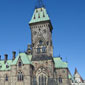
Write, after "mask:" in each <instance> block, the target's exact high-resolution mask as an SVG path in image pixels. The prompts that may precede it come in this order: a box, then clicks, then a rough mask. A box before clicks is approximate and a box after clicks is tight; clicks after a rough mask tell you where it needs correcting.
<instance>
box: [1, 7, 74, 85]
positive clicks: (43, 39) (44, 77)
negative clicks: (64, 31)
mask: <svg viewBox="0 0 85 85" xmlns="http://www.w3.org/2000/svg"><path fill="white" fill-rule="evenodd" d="M29 26H30V29H31V35H32V38H31V40H32V44H31V45H28V49H27V51H26V52H23V53H19V54H18V56H16V52H13V59H12V60H8V55H7V54H5V59H4V60H1V56H0V85H71V84H72V76H71V73H70V71H69V68H68V63H67V62H64V61H63V60H62V57H53V44H52V30H53V26H52V24H51V20H50V18H49V16H48V14H47V11H46V8H45V7H43V6H42V7H40V8H35V10H34V13H33V16H32V19H31V20H30V22H29ZM73 85H74V84H73Z"/></svg>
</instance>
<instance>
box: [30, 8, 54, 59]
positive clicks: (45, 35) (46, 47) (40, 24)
mask: <svg viewBox="0 0 85 85" xmlns="http://www.w3.org/2000/svg"><path fill="white" fill-rule="evenodd" d="M29 25H30V28H31V35H32V38H31V39H32V56H33V57H32V60H36V59H41V58H45V59H46V58H47V57H48V58H51V57H52V56H53V46H52V29H53V27H52V24H51V21H50V18H49V16H48V14H47V11H46V9H45V7H40V8H36V9H35V10H34V13H33V16H32V19H31V20H30V22H29ZM46 56H47V57H46Z"/></svg>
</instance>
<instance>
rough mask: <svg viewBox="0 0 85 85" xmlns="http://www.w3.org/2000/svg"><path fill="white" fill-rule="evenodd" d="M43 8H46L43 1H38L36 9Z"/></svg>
mask: <svg viewBox="0 0 85 85" xmlns="http://www.w3.org/2000/svg"><path fill="white" fill-rule="evenodd" d="M41 7H44V3H43V0H37V6H35V8H41Z"/></svg>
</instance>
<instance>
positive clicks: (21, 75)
mask: <svg viewBox="0 0 85 85" xmlns="http://www.w3.org/2000/svg"><path fill="white" fill-rule="evenodd" d="M17 80H18V81H23V80H24V76H23V74H22V72H18V76H17Z"/></svg>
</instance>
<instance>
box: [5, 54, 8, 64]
mask: <svg viewBox="0 0 85 85" xmlns="http://www.w3.org/2000/svg"><path fill="white" fill-rule="evenodd" d="M4 56H5V60H4V63H6V62H7V60H8V55H7V54H5V55H4Z"/></svg>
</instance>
